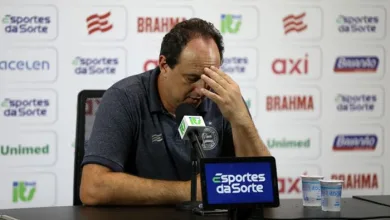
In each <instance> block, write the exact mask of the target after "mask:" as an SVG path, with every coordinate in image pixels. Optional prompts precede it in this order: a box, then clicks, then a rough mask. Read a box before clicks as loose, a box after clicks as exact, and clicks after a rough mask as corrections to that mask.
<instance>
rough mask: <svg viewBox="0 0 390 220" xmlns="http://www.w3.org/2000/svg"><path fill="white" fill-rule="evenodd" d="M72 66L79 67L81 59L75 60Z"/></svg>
mask: <svg viewBox="0 0 390 220" xmlns="http://www.w3.org/2000/svg"><path fill="white" fill-rule="evenodd" d="M72 64H73V66H78V65H79V59H77V58H76V59H74V60H73V61H72Z"/></svg>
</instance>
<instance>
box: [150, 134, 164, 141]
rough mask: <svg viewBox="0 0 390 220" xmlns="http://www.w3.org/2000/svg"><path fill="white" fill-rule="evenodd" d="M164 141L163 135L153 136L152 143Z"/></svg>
mask: <svg viewBox="0 0 390 220" xmlns="http://www.w3.org/2000/svg"><path fill="white" fill-rule="evenodd" d="M162 140H163V138H162V134H154V135H152V142H161V141H162Z"/></svg>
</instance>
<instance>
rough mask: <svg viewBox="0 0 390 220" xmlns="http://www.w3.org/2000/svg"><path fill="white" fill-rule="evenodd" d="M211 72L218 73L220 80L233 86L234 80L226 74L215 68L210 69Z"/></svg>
mask: <svg viewBox="0 0 390 220" xmlns="http://www.w3.org/2000/svg"><path fill="white" fill-rule="evenodd" d="M210 69H211V70H213V71H214V72H216V73H218V75H220V76H221V77H222V78H224V79H225V80H226V81H227V82H228V83H229V84H234V83H235V82H234V80H233V79H232V78H231V77H230V76H229V75H228V74H226V73H224V72H223V71H222V70H221V69H218V68H216V67H215V66H211V67H210Z"/></svg>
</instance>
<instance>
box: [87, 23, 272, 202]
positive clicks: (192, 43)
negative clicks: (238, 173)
mask: <svg viewBox="0 0 390 220" xmlns="http://www.w3.org/2000/svg"><path fill="white" fill-rule="evenodd" d="M223 50H224V47H223V42H222V36H221V35H220V33H219V32H218V30H216V29H215V28H214V27H213V25H212V24H211V23H208V22H206V21H203V20H201V19H195V18H193V19H190V20H187V21H184V22H181V23H179V24H177V25H176V26H175V27H174V28H173V29H172V30H171V31H170V32H169V33H167V34H166V35H165V37H164V39H163V41H162V44H161V51H160V57H159V66H158V67H157V68H156V69H154V70H151V71H147V72H145V73H141V74H138V75H135V76H130V77H127V78H125V79H123V80H121V81H119V82H117V83H115V84H114V85H113V86H112V87H111V88H109V89H108V90H107V91H106V92H105V94H104V96H103V99H102V101H101V103H100V106H99V108H98V111H97V113H96V119H95V122H94V126H93V130H92V133H91V137H90V139H89V143H88V144H87V146H86V148H85V157H84V160H83V163H82V165H83V171H82V180H81V186H80V197H81V201H82V202H83V203H84V204H86V205H101V204H104V205H107V204H116V205H131V204H139V205H141V204H176V203H179V202H181V201H188V200H190V177H191V158H190V147H191V146H190V143H188V142H185V141H183V140H181V139H180V135H179V132H178V130H177V128H178V125H177V123H176V120H175V110H176V107H177V106H178V105H180V104H182V103H190V104H192V105H194V106H195V107H197V110H198V111H199V113H200V114H201V115H202V116H203V118H204V120H205V122H206V124H207V125H208V127H207V129H205V132H204V133H203V134H202V138H203V148H204V150H205V154H206V156H207V157H222V156H268V155H270V153H269V151H268V149H267V148H266V146H265V145H264V143H263V142H262V140H261V139H260V137H259V135H258V133H257V130H256V128H255V125H254V123H253V121H252V119H251V116H250V114H249V111H248V109H247V107H246V105H245V102H244V100H243V98H242V95H241V93H240V89H239V86H238V85H237V83H235V82H234V81H233V80H232V79H231V78H230V77H229V76H228V75H226V74H225V73H223V72H222V71H221V70H219V69H218V68H219V67H220V65H221V62H222V58H223V55H222V54H223ZM198 181H199V177H198ZM197 197H198V200H201V192H200V184H198V195H197Z"/></svg>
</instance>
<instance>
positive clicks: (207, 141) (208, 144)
mask: <svg viewBox="0 0 390 220" xmlns="http://www.w3.org/2000/svg"><path fill="white" fill-rule="evenodd" d="M202 141H203V143H202V147H203V149H204V150H212V149H214V148H215V147H216V146H217V144H218V141H219V137H218V132H217V130H215V128H213V127H210V126H206V128H205V129H204V130H203V133H202Z"/></svg>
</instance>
